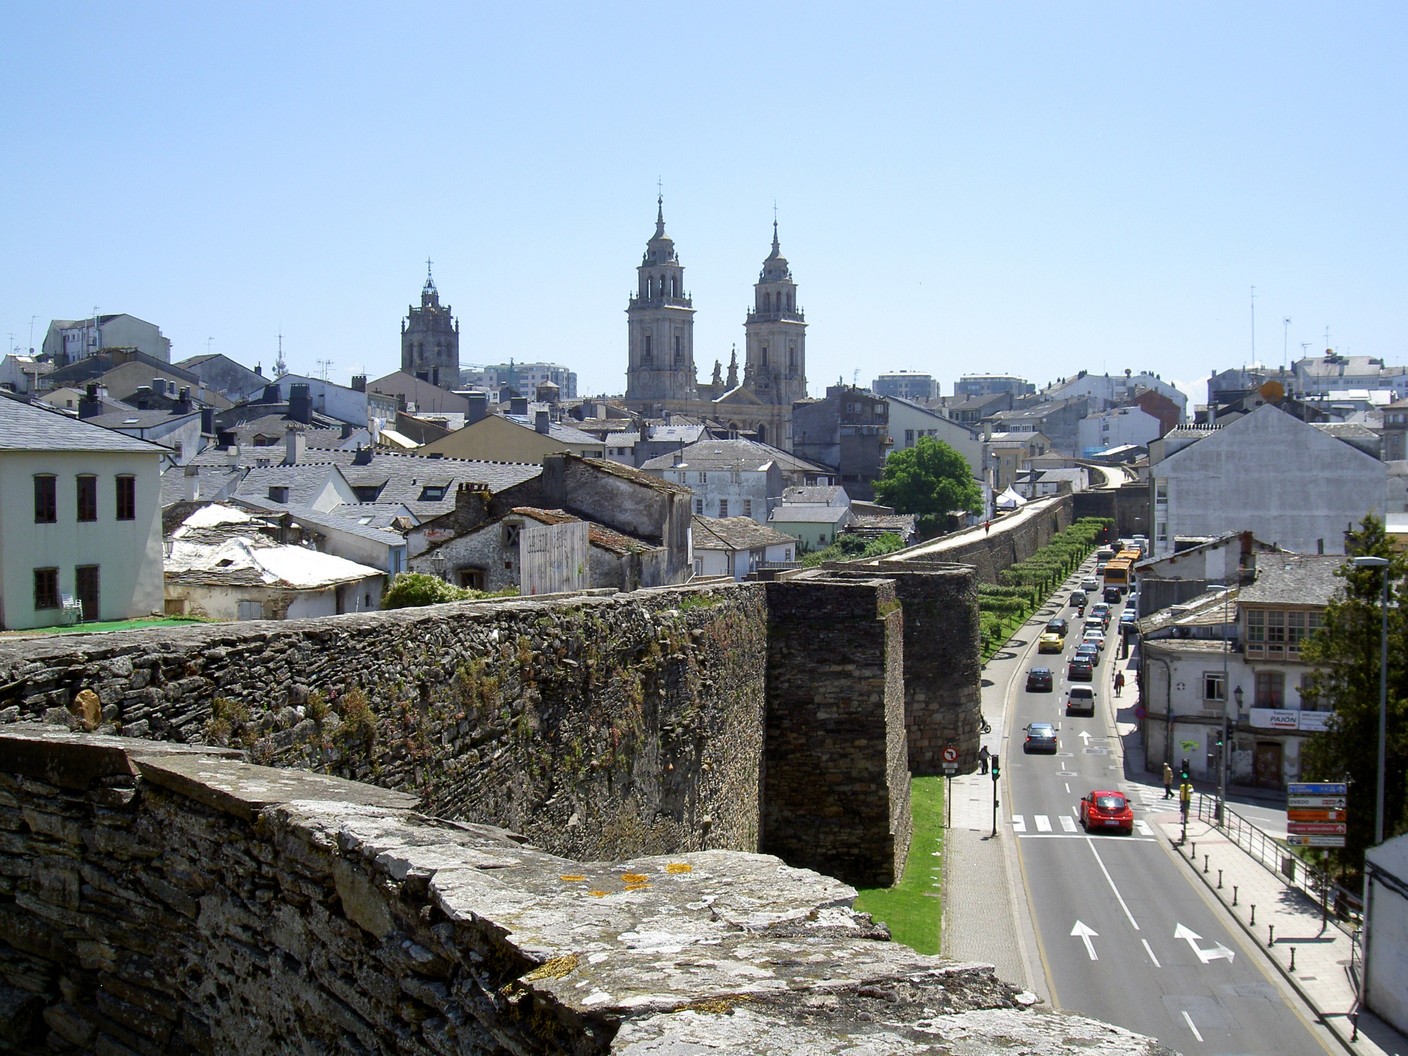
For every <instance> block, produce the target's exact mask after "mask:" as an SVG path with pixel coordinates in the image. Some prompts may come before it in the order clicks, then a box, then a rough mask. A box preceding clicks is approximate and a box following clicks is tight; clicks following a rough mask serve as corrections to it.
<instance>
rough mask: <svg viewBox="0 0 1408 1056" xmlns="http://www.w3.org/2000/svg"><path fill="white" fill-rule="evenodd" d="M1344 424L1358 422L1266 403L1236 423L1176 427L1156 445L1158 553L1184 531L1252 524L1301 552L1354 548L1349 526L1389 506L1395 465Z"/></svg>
mask: <svg viewBox="0 0 1408 1056" xmlns="http://www.w3.org/2000/svg"><path fill="white" fill-rule="evenodd" d="M1337 428H1339V429H1351V428H1354V427H1336V426H1323V427H1322V426H1315V425H1307V424H1306V423H1305V422H1302V421H1300V420H1299V419H1296V418H1293V417H1291V416H1290V415H1289V414H1287V413H1285V412H1284V411H1282V410H1280V409H1279V408H1277V407H1276V406H1274V405H1272V404H1265V405H1263V406H1261V407H1258V408H1257V409H1256V410H1255V411H1253V412H1251V413H1250V414H1248V415H1245V416H1244V417H1242V418H1239V419H1237V420H1236V421H1235V422H1232V423H1231V424H1230V425H1226V426H1223V427H1221V428H1218V429H1211V430H1201V431H1197V432H1195V431H1192V430H1182V429H1180V430H1175V432H1174V433H1171V434H1169V435H1168V436H1166V437H1165V438H1164V439H1163V440H1161V441H1159V442H1158V443H1157V444H1155V445H1152V446H1151V449H1150V456H1149V457H1150V466H1149V480H1150V487H1151V489H1152V491H1153V503H1152V506H1153V532H1152V533H1151V534H1152V537H1153V538H1152V543H1153V555H1154V556H1155V557H1163V556H1165V555H1167V554H1170V553H1172V552H1173V550H1174V540H1175V539H1178V538H1180V537H1187V536H1191V537H1195V538H1201V539H1207V538H1214V537H1217V536H1220V535H1223V534H1225V533H1227V532H1229V531H1244V530H1249V531H1251V532H1252V533H1253V534H1254V535H1255V536H1256V537H1257V538H1258V539H1263V540H1265V541H1267V542H1268V543H1272V544H1275V545H1279V546H1281V547H1283V548H1284V549H1287V550H1294V551H1297V552H1300V553H1310V554H1314V553H1327V554H1342V553H1344V531H1345V529H1346V528H1347V527H1349V526H1352V525H1355V524H1358V523H1359V522H1361V521H1362V520H1363V519H1364V516H1365V515H1366V514H1369V513H1372V514H1374V515H1376V516H1378V517H1380V518H1382V517H1383V516H1384V510H1385V505H1386V501H1387V495H1388V467H1387V466H1386V465H1385V464H1384V463H1383V462H1382V461H1380V460H1379V459H1378V458H1376V457H1374V455H1371V454H1368V453H1367V452H1366V451H1365V450H1364V449H1363V448H1362V447H1360V446H1358V444H1357V442H1356V441H1357V436H1351V435H1348V434H1346V436H1345V438H1344V439H1341V438H1340V436H1339V435H1337V434H1336V432H1335V430H1336V429H1337ZM1370 435H1371V437H1372V434H1370ZM1372 439H1374V441H1375V442H1376V443H1377V438H1376V437H1372ZM1178 444H1184V445H1185V446H1182V447H1179V448H1178V449H1177V450H1175V451H1173V453H1172V454H1164V452H1167V451H1168V450H1170V449H1171V448H1172V447H1174V446H1176V445H1178ZM1161 455H1163V457H1160V456H1161Z"/></svg>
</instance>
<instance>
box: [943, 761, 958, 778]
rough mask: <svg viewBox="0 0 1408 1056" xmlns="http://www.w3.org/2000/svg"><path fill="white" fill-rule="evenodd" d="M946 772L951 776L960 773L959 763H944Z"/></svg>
mask: <svg viewBox="0 0 1408 1056" xmlns="http://www.w3.org/2000/svg"><path fill="white" fill-rule="evenodd" d="M944 773H945V774H947V775H948V776H949V777H952V776H953V775H954V774H956V773H958V764H957V763H944Z"/></svg>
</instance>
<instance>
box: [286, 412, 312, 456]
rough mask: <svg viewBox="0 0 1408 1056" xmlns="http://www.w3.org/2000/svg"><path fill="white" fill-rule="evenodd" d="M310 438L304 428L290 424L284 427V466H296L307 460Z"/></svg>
mask: <svg viewBox="0 0 1408 1056" xmlns="http://www.w3.org/2000/svg"><path fill="white" fill-rule="evenodd" d="M307 451H308V437H307V436H305V435H304V433H303V426H301V425H296V424H295V423H293V422H289V423H288V425H286V426H285V427H284V465H286V466H296V465H298V463H300V462H302V461H303V460H304V459H305V458H307V457H308V456H307Z"/></svg>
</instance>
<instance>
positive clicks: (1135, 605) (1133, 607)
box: [1124, 590, 1139, 612]
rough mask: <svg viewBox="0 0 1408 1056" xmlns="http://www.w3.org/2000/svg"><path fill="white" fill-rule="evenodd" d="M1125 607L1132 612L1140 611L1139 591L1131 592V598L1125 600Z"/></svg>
mask: <svg viewBox="0 0 1408 1056" xmlns="http://www.w3.org/2000/svg"><path fill="white" fill-rule="evenodd" d="M1124 607H1125V609H1126V610H1127V611H1130V612H1138V611H1139V591H1137V590H1131V591H1130V592H1129V596H1128V597H1127V598H1125V599H1124Z"/></svg>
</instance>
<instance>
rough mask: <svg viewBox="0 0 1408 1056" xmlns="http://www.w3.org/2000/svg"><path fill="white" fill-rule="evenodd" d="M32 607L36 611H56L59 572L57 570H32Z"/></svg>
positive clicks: (57, 605)
mask: <svg viewBox="0 0 1408 1056" xmlns="http://www.w3.org/2000/svg"><path fill="white" fill-rule="evenodd" d="M34 607H35V608H36V609H57V608H58V607H59V570H58V569H57V568H36V569H35V570H34Z"/></svg>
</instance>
